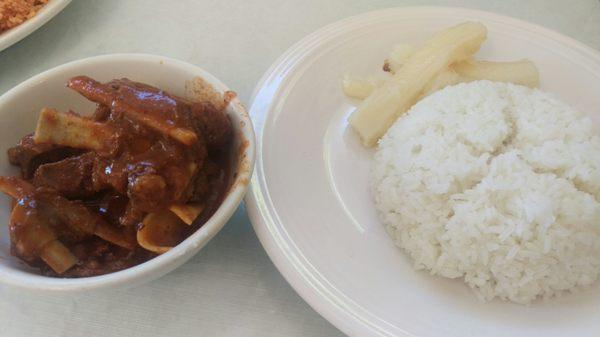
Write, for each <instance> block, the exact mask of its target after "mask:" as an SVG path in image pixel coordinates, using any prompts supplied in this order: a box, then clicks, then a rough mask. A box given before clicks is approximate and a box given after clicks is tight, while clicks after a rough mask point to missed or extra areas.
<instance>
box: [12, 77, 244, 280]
mask: <svg viewBox="0 0 600 337" xmlns="http://www.w3.org/2000/svg"><path fill="white" fill-rule="evenodd" d="M67 86H68V87H69V88H71V89H73V90H75V91H76V92H78V93H80V94H81V95H83V96H84V97H86V98H87V99H89V100H91V101H93V102H96V103H97V104H98V105H97V109H96V111H95V113H94V114H93V116H92V117H90V118H89V119H90V120H92V121H94V122H95V123H97V125H98V130H99V132H98V133H97V135H96V134H95V136H97V137H98V139H100V140H101V142H102V143H103V144H104V146H103V147H102V148H101V149H100V150H90V149H86V148H72V147H68V146H63V145H56V144H49V143H36V142H35V141H34V136H33V135H27V136H25V137H24V138H23V139H22V140H21V141H20V142H19V144H18V145H17V146H15V147H13V148H11V149H9V150H8V156H9V160H10V162H11V163H12V164H14V165H18V166H19V167H20V168H21V173H22V177H21V178H17V177H9V178H4V179H5V181H7V182H8V185H9V186H11V188H13V189H15V190H16V191H17V192H15V193H17V195H18V197H16V198H15V202H14V203H13V204H14V205H16V206H18V207H15V208H14V209H15V211H13V216H12V217H11V223H10V226H9V232H10V234H11V242H12V253H13V254H14V255H16V256H18V257H20V258H21V259H22V260H24V261H25V262H27V263H28V264H29V265H31V266H34V267H38V268H39V270H40V272H41V273H42V274H44V275H50V276H58V277H85V276H94V275H101V274H106V273H111V272H115V271H118V270H122V269H125V268H129V267H131V266H134V265H137V264H140V263H142V262H144V261H147V260H149V259H151V258H153V257H155V256H156V254H155V253H153V252H150V251H147V250H145V249H144V248H142V247H141V246H140V245H139V244H138V243H137V241H136V233H137V231H138V230H139V229H140V228H141V226H142V220H143V219H144V217H145V216H146V215H147V214H148V213H150V212H156V211H157V210H164V209H168V207H169V206H170V205H173V204H185V203H190V202H194V203H202V204H203V205H204V209H203V211H202V212H201V213H200V214H199V216H198V217H197V218H196V220H195V221H194V222H193V223H192V225H190V226H186V227H183V228H180V229H179V230H178V231H177V232H176V233H171V235H175V240H176V241H177V243H178V242H181V241H183V240H184V239H185V238H187V237H188V236H190V235H191V234H193V233H194V232H195V231H196V230H198V228H200V227H201V226H202V225H203V224H204V223H205V222H206V221H207V220H208V219H209V218H210V217H211V216H212V215H213V214H214V213H215V211H216V210H217V208H218V207H219V205H220V204H221V203H222V201H223V199H224V198H225V196H226V194H227V192H228V190H229V188H230V185H231V176H232V174H231V173H232V172H231V170H232V167H231V154H232V152H231V151H232V146H233V144H232V138H233V130H232V126H231V122H230V120H229V118H228V117H227V115H226V113H225V112H224V108H218V107H215V106H214V105H213V104H211V103H209V102H203V101H200V102H195V101H190V100H188V99H184V98H181V97H177V96H174V95H171V94H169V93H166V92H164V91H162V90H160V89H158V88H155V87H152V86H149V85H146V84H142V83H137V82H133V81H130V80H128V79H118V80H113V81H110V82H108V83H100V82H97V81H95V80H93V79H91V78H89V77H85V76H78V77H75V78H72V79H71V80H69V83H68V85H67ZM224 106H226V103H225V104H224V105H223V107H224ZM68 113H69V114H73V115H76V116H79V115H77V114H76V113H75V112H72V111H70V112H68ZM107 135H109V136H107ZM180 135H181V137H179V136H180ZM100 228H104V229H102V231H103V234H102V235H99V234H98V232H99V231H100ZM44 231H48V235H50V236H53V237H54V236H56V238H57V239H58V240H59V241H60V242H61V243H62V244H63V245H64V246H66V247H67V248H68V250H70V252H71V253H72V255H74V256H75V257H76V259H77V263H76V264H75V265H74V266H72V267H70V268H69V269H68V270H66V271H64V272H62V273H60V274H59V273H57V272H56V271H54V270H53V269H52V268H50V267H49V266H48V265H46V263H44V260H42V259H41V258H40V251H39V250H40V247H41V245H40V243H39V242H36V240H37V239H36V238H37V237H43V236H44V235H46V234H45V233H46V232H44ZM32 233H33V234H32ZM32 237H35V238H32ZM111 237H112V238H114V240H112V239H110V238H111ZM106 238H108V240H107V239H106ZM115 242H117V243H119V242H120V243H119V244H115Z"/></svg>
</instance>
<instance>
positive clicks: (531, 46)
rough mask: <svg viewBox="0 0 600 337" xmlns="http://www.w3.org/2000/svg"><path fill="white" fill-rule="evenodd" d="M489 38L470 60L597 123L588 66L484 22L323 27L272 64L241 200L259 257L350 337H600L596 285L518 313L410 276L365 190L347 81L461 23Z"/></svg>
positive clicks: (598, 75) (564, 50)
mask: <svg viewBox="0 0 600 337" xmlns="http://www.w3.org/2000/svg"><path fill="white" fill-rule="evenodd" d="M466 20H476V21H481V22H483V23H484V24H485V25H486V26H487V27H488V33H489V34H488V35H489V36H488V39H487V41H486V42H485V43H484V44H483V48H482V49H481V51H480V52H479V53H478V56H479V57H481V58H482V59H490V60H497V61H501V60H514V59H520V58H525V57H527V58H530V59H531V60H533V61H534V62H535V63H536V65H537V66H538V68H539V70H540V74H541V87H542V89H544V90H547V91H550V92H553V93H554V94H556V95H557V96H559V97H560V98H562V99H563V100H564V101H566V102H568V103H570V104H572V105H573V106H575V107H576V108H577V109H579V110H581V111H583V112H586V113H589V114H590V115H591V116H592V117H594V119H595V121H596V122H598V123H600V109H598V107H599V106H600V95H599V92H598V83H599V82H600V53H598V51H595V50H593V49H591V48H589V47H586V46H584V45H582V44H581V43H578V42H577V41H574V40H572V39H570V38H568V37H565V36H562V35H560V34H558V33H555V32H552V31H549V30H547V29H544V28H542V27H539V26H535V25H532V24H529V23H526V22H523V21H518V20H515V19H511V18H507V17H504V16H500V15H496V14H493V13H486V12H481V11H475V10H467V9H460V8H444V7H403V8H389V9H385V10H381V11H376V12H371V13H366V14H362V15H359V16H356V17H352V18H348V19H345V20H342V21H339V22H337V23H334V24H331V25H329V26H327V27H324V28H322V29H320V30H319V31H317V32H315V33H313V34H311V35H309V36H307V37H306V38H304V39H302V41H300V42H298V43H297V44H296V45H294V46H293V47H291V48H290V49H289V50H288V51H287V52H285V53H284V54H283V56H281V58H280V59H279V60H278V61H277V62H275V64H274V65H273V66H272V67H271V69H270V70H269V71H267V73H266V74H265V75H264V77H263V79H262V81H261V82H260V83H259V84H258V87H257V90H256V92H255V96H254V99H253V102H252V105H251V108H250V114H251V116H252V120H253V121H254V123H255V128H256V135H257V147H256V148H257V158H256V173H255V174H254V176H253V177H252V183H251V190H250V192H249V193H248V196H247V198H246V208H247V210H248V213H249V215H250V220H251V221H252V223H253V225H254V229H255V231H256V233H257V235H258V237H259V239H260V241H261V242H262V244H263V246H264V247H265V249H266V251H267V253H268V254H269V256H270V257H271V259H272V260H273V262H274V263H275V265H276V266H277V267H278V268H279V270H280V271H281V273H282V274H283V276H284V277H285V278H286V279H287V280H288V281H289V282H290V284H291V285H292V286H293V287H294V288H295V289H296V291H298V293H299V294H300V295H301V296H302V297H303V298H304V299H305V300H306V301H307V302H308V303H309V304H310V305H312V306H313V308H315V309H316V310H317V311H318V312H320V313H321V314H322V315H323V316H324V317H325V318H327V319H328V320H329V321H331V322H332V323H333V324H334V325H336V326H337V327H338V328H340V329H341V330H342V331H343V332H345V333H347V334H348V335H351V336H361V337H366V336H407V337H408V336H419V337H437V336H444V337H450V336H486V337H491V336H528V337H533V336H545V337H549V336H553V337H558V336H578V337H582V336H589V337H597V336H600V320H598V316H599V314H600V284H598V283H600V282H598V283H597V284H596V285H595V286H594V287H592V288H591V289H589V290H586V291H581V292H580V293H578V294H569V295H565V296H563V297H561V298H558V299H553V300H550V301H547V302H542V301H537V302H535V303H533V304H532V305H531V306H528V307H527V306H520V305H516V304H511V303H505V302H501V301H493V302H490V303H482V302H480V301H479V300H477V298H476V296H475V295H474V294H473V293H472V292H471V291H470V290H469V289H468V287H467V286H466V285H465V284H464V283H463V282H461V281H460V280H450V279H445V278H442V277H437V276H436V277H434V276H431V275H428V274H427V273H426V272H424V271H415V270H414V268H413V266H412V261H411V260H410V259H409V258H408V256H407V254H404V252H403V251H401V250H400V249H398V248H397V247H395V246H394V244H393V242H392V240H391V238H390V237H389V235H388V234H387V233H386V231H385V228H384V226H383V225H382V224H381V223H380V221H379V219H378V217H377V212H376V210H375V207H374V205H373V202H372V199H371V194H370V188H369V169H370V166H371V163H372V155H373V150H372V149H365V148H364V147H363V146H362V145H361V144H360V141H359V140H358V137H357V136H356V134H355V133H354V132H353V130H351V129H350V128H349V125H348V122H347V118H348V116H349V114H350V113H351V112H352V111H354V109H355V103H356V102H353V101H351V100H349V99H348V98H347V97H345V96H344V94H343V92H342V90H341V79H342V77H343V76H344V75H345V74H349V75H356V76H368V75H369V74H374V73H376V72H377V71H381V63H382V60H383V59H385V58H386V57H387V55H388V53H389V51H390V49H391V47H392V46H393V45H394V44H396V43H401V42H402V43H409V44H413V45H418V44H419V43H422V42H423V41H424V40H425V39H427V38H428V37H429V36H431V35H432V34H433V33H434V32H435V31H438V30H440V29H443V28H445V27H448V26H451V25H454V24H456V23H458V22H461V21H466Z"/></svg>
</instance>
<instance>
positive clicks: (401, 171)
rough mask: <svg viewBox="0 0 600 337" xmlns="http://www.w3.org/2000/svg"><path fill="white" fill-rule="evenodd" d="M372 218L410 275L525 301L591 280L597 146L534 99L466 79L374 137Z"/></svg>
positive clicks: (597, 243)
mask: <svg viewBox="0 0 600 337" xmlns="http://www.w3.org/2000/svg"><path fill="white" fill-rule="evenodd" d="M372 191H373V195H374V199H375V204H376V207H377V209H378V211H379V214H380V218H381V220H382V221H383V223H384V224H385V225H386V227H387V229H388V232H389V233H390V235H391V236H392V238H393V239H394V240H395V242H396V243H397V245H398V246H400V247H402V248H403V249H404V250H406V251H407V252H408V254H409V255H410V256H411V257H412V259H413V260H414V265H415V267H416V268H417V269H426V270H428V271H430V273H431V274H434V275H441V276H445V277H449V278H462V279H463V280H464V281H465V282H466V283H467V284H468V285H469V286H470V287H472V288H473V289H474V290H475V291H476V293H477V294H478V295H479V296H480V297H481V298H482V299H486V300H491V299H493V298H495V297H498V298H501V299H508V300H511V301H514V302H518V303H529V302H530V301H532V300H534V299H535V298H537V297H546V298H548V297H552V296H555V295H558V294H560V293H561V292H563V291H567V290H574V289H576V288H579V287H583V286H588V285H590V284H592V283H594V282H595V281H596V279H597V278H598V275H599V272H600V204H599V202H598V201H599V200H600V137H599V136H598V134H597V132H596V130H594V127H593V123H592V122H591V120H590V119H589V118H588V117H586V116H584V115H583V114H581V113H580V112H578V111H575V110H574V109H572V108H571V107H569V106H567V105H566V104H564V103H562V102H560V101H559V100H557V99H556V98H554V97H552V96H551V95H549V94H547V93H544V92H542V91H539V90H531V89H528V88H525V87H521V86H516V85H512V84H504V83H492V82H489V81H477V82H472V83H468V84H459V85H456V86H453V87H448V88H446V89H444V90H441V91H439V92H437V93H435V94H433V95H431V96H429V97H427V98H426V99H424V100H422V101H421V102H419V103H418V104H416V105H415V106H414V107H413V108H412V109H411V110H410V111H409V113H408V114H407V115H405V116H404V117H401V118H400V119H398V120H397V121H396V123H395V124H394V125H393V126H392V127H391V128H390V129H389V131H388V132H387V134H386V135H385V136H384V137H383V138H382V139H381V141H380V143H379V147H378V150H377V153H376V155H375V164H374V167H373V170H372Z"/></svg>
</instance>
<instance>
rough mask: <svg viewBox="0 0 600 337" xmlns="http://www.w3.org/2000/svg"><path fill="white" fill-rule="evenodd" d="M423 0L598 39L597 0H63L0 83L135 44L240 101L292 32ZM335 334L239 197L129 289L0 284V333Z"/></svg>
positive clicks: (15, 49) (10, 58) (17, 52)
mask: <svg viewBox="0 0 600 337" xmlns="http://www.w3.org/2000/svg"><path fill="white" fill-rule="evenodd" d="M425 4H426V5H445V6H462V7H472V8H479V9H484V10H488V11H493V12H497V13H501V14H506V15H510V16H514V17H517V18H520V19H524V20H527V21H531V22H534V23H538V24H541V25H544V26H546V27H549V28H552V29H555V30H557V31H559V32H561V33H564V34H566V35H570V36H572V37H574V38H576V39H578V40H580V41H582V42H584V43H586V44H588V45H590V46H591V47H593V48H596V49H600V0H571V1H566V0H527V1H523V0H504V1H501V0H497V1H486V0H456V1H452V0H447V1H429V2H421V1H390V0H377V1H368V0H364V1H348V0H332V1H322V0H296V1H284V0H260V1H245V0H229V1H214V0H213V1H207V0H202V1H200V0H178V1H165V0H75V1H73V3H72V4H71V5H69V6H68V7H67V8H66V9H65V10H64V11H63V12H62V13H61V14H59V15H58V16H57V17H56V18H54V19H53V20H52V21H50V22H49V23H48V24H46V25H45V26H43V27H42V28H40V29H39V30H38V31H36V32H35V33H34V34H32V35H30V36H29V37H27V38H26V39H24V40H23V41H21V42H20V43H18V44H16V45H13V46H12V47H10V48H9V49H7V50H4V51H2V52H0V94H2V93H4V92H5V91H7V90H8V89H10V88H11V87H13V86H15V85H17V84H18V83H20V82H21V81H23V80H25V79H27V78H29V77H30V76H32V75H34V74H37V73H39V72H41V71H43V70H46V69H49V68H52V67H54V66H56V65H59V64H62V63H65V62H68V61H71V60H76V59H79V58H84V57H88V56H93V55H99V54H106V53H116V52H143V53H152V54H159V55H164V56H170V57H174V58H178V59H181V60H184V61H187V62H190V63H194V64H197V65H199V66H200V67H202V68H204V69H206V70H208V71H209V72H211V73H212V74H214V75H215V76H217V77H218V78H220V79H221V80H223V81H224V82H225V83H227V84H228V85H229V86H230V87H231V88H234V89H235V90H236V91H237V92H238V93H239V95H240V98H241V99H242V101H245V102H248V101H249V99H250V95H251V94H252V90H253V88H254V85H255V84H256V82H257V81H258V80H259V78H260V76H261V75H262V74H263V72H264V71H265V70H266V69H267V67H268V66H269V65H270V64H271V63H272V62H274V61H275V59H276V58H277V57H278V56H279V55H280V54H281V53H282V52H283V51H284V50H285V49H287V48H288V47H289V46H291V45H292V44H293V43H294V42H296V41H297V40H299V39H300V38H302V37H303V36H304V35H306V34H308V33H310V32H312V31H314V30H316V29H318V28H319V27H322V26H323V25H326V24H327V23H330V22H333V21H336V20H338V19H341V18H344V17H347V16H351V15H355V14H359V13H363V12H366V11H369V10H373V9H380V8H386V7H393V6H403V5H425ZM0 221H1V220H0ZM340 335H342V334H341V333H340V332H339V331H338V330H337V329H336V328H334V327H333V326H332V325H330V324H329V323H327V322H326V321H325V320H324V319H323V318H321V317H320V316H319V315H318V314H317V313H316V312H315V311H314V310H312V309H311V308H310V307H309V306H308V305H307V304H306V303H305V302H304V301H303V300H302V299H301V298H300V297H299V296H298V295H297V294H296V293H295V292H294V290H293V289H292V288H291V287H290V286H289V285H288V284H287V283H286V281H285V279H284V278H283V277H282V276H281V275H280V274H279V272H278V271H277V270H276V269H275V267H274V266H273V264H272V263H271V262H270V260H269V258H268V256H267V255H266V253H265V252H264V250H263V249H262V247H261V245H260V243H259V241H258V240H257V238H256V236H255V234H254V232H253V230H252V227H251V225H250V223H249V221H248V217H247V216H246V214H245V210H244V208H243V207H240V209H239V210H238V211H237V212H236V213H235V215H234V216H233V218H232V219H231V221H230V222H229V223H228V224H227V226H226V227H225V228H224V229H223V230H222V231H221V233H219V234H218V235H217V237H215V238H214V239H213V240H212V241H211V242H210V243H209V244H208V245H207V246H206V247H205V248H204V249H203V250H202V251H201V252H200V253H199V254H198V255H197V256H195V257H194V258H193V259H192V260H190V261H189V262H188V263H187V264H185V265H184V266H182V267H180V268H179V269H177V270H175V271H174V272H172V273H170V274H168V275H166V276H164V277H162V278H161V279H159V280H157V281H154V282H151V283H148V284H146V285H143V286H140V287H137V288H134V289H127V290H119V291H110V292H109V291H104V292H101V293H97V292H96V293H89V294H85V295H79V296H65V295H61V296H59V295H40V294H31V293H24V292H20V291H16V290H13V289H8V288H5V287H3V286H0V336H44V337H46V336H111V337H120V336H128V337H129V336H169V337H178V336H261V337H263V336H265V337H266V336H287V337H293V336H340Z"/></svg>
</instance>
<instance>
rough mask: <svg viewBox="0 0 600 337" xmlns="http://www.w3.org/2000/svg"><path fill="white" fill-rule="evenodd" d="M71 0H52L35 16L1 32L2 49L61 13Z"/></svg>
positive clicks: (0, 48)
mask: <svg viewBox="0 0 600 337" xmlns="http://www.w3.org/2000/svg"><path fill="white" fill-rule="evenodd" d="M70 2H71V0H50V1H49V2H48V4H47V5H46V6H44V7H43V8H42V9H40V11H39V12H38V13H37V14H36V16H34V17H33V18H31V19H29V20H27V21H25V22H23V23H22V24H20V25H18V26H17V27H14V28H13V29H10V30H7V31H6V32H4V33H0V51H2V50H4V49H6V48H8V47H10V46H11V45H13V44H15V43H17V42H19V41H21V39H23V38H24V37H26V36H27V35H29V34H31V33H33V32H34V31H35V30H36V29H38V28H40V27H41V26H42V25H44V24H45V23H46V22H48V21H50V19H52V18H53V17H54V16H55V15H56V14H58V13H60V11H62V10H63V9H64V8H65V7H67V5H68V4H69V3H70Z"/></svg>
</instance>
